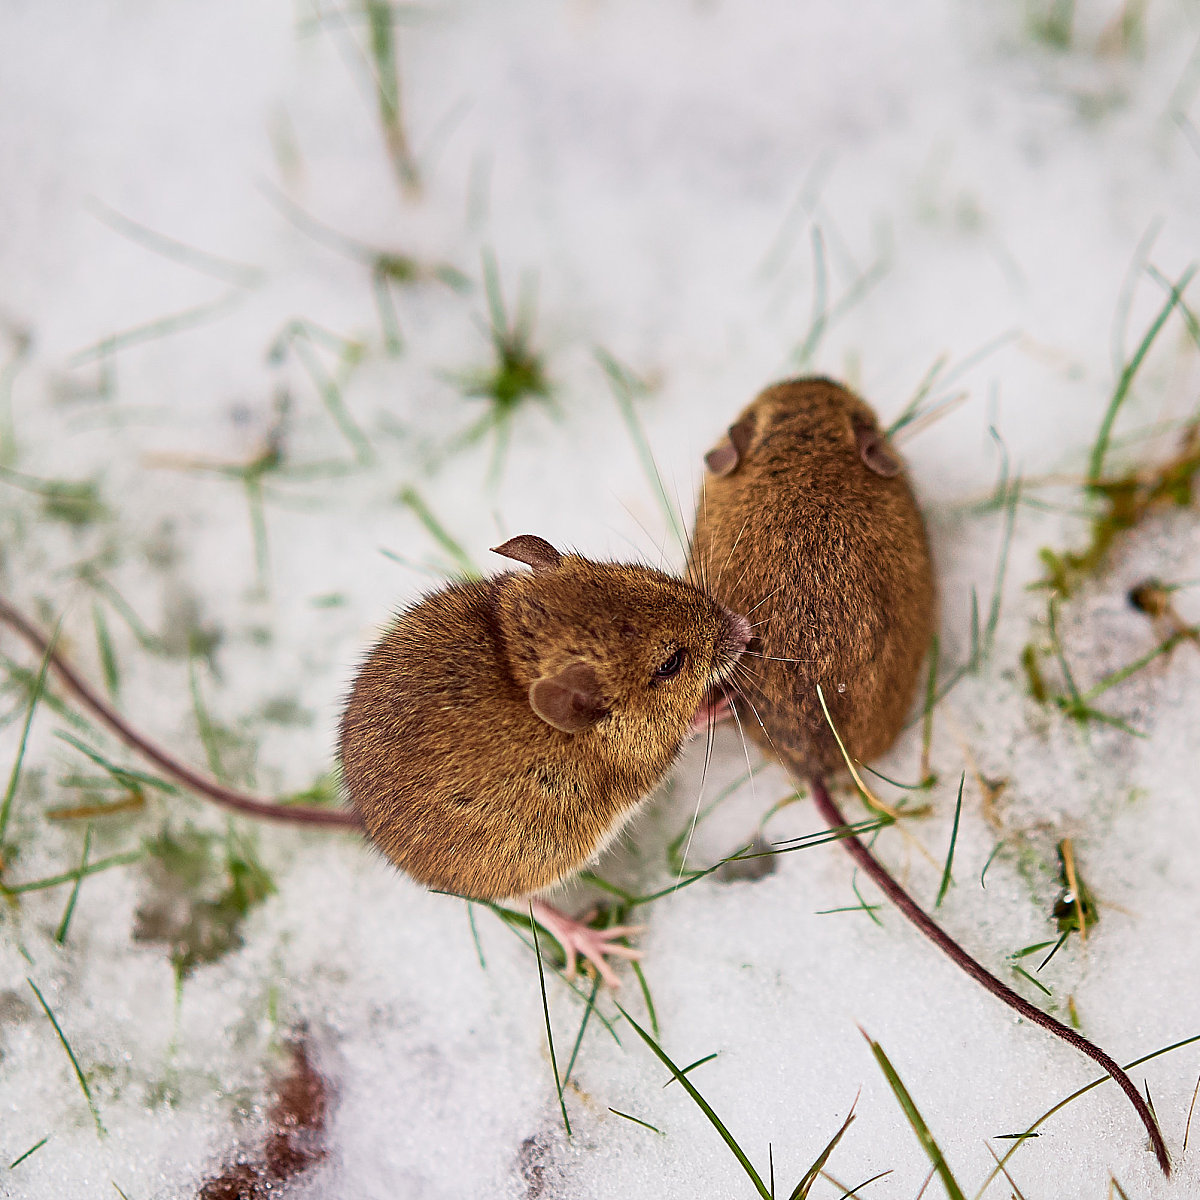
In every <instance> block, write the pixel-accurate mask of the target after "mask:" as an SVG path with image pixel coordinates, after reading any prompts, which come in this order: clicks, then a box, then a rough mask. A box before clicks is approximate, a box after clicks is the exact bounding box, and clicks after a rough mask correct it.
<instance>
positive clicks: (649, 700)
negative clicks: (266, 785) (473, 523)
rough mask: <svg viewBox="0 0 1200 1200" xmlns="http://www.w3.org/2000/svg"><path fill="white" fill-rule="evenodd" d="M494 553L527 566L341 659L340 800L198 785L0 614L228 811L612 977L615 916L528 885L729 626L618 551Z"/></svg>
mask: <svg viewBox="0 0 1200 1200" xmlns="http://www.w3.org/2000/svg"><path fill="white" fill-rule="evenodd" d="M495 552H496V553H497V554H500V555H502V556H504V557H505V558H507V559H509V560H510V561H515V562H517V563H520V564H522V565H523V566H524V567H527V568H529V569H528V570H518V571H504V572H502V573H500V574H498V575H494V576H492V577H490V578H485V579H465V580H459V581H457V582H453V583H450V584H448V585H446V586H444V587H441V588H439V589H437V590H435V591H432V592H430V593H428V594H427V595H425V596H424V597H422V598H421V599H420V600H419V601H418V602H417V603H415V604H413V605H411V606H410V607H408V608H406V609H404V610H403V611H402V612H401V613H399V614H398V615H397V616H396V617H395V619H394V620H393V621H392V622H391V623H390V625H389V626H388V628H387V629H386V631H385V632H384V634H383V636H382V637H381V638H380V639H379V640H378V642H377V643H376V644H375V646H374V647H373V648H372V649H371V650H370V651H369V653H368V654H367V656H366V658H365V660H364V662H363V663H362V665H361V667H360V668H359V670H358V671H357V673H356V675H355V678H354V682H353V684H352V686H351V688H350V693H349V695H348V697H347V699H346V703H345V707H344V710H343V713H342V718H341V725H340V731H339V751H340V768H341V778H342V787H343V792H344V794H345V796H346V798H347V799H348V801H349V803H348V806H347V807H346V808H343V809H341V810H338V809H327V808H321V807H316V806H306V805H281V804H278V803H274V802H272V801H269V800H266V799H262V798H258V797H254V796H248V795H246V794H244V793H242V792H239V791H237V790H235V789H231V788H228V787H226V786H224V785H222V784H220V783H218V782H217V781H215V780H211V779H209V778H207V777H206V776H205V775H204V774H203V773H201V772H199V771H196V770H195V769H194V768H192V767H190V766H189V765H188V764H186V763H183V762H181V761H179V760H178V759H176V758H175V757H174V756H173V755H172V754H170V753H169V752H167V751H166V750H164V749H163V748H162V747H160V746H158V745H157V744H155V743H154V742H152V741H151V740H150V739H148V738H147V737H145V736H144V735H142V734H141V733H139V732H138V731H137V730H136V729H135V728H134V727H133V726H132V725H131V724H130V723H129V722H128V721H126V720H125V719H124V718H123V717H122V716H121V714H119V713H117V712H116V711H115V710H114V709H113V708H112V706H111V705H110V704H108V703H107V701H105V700H104V698H103V697H101V696H100V695H99V694H98V693H97V692H96V691H95V689H93V688H92V687H91V686H90V685H89V684H87V683H86V681H85V680H84V679H83V678H82V677H81V675H80V674H79V672H78V671H76V670H75V669H74V668H73V667H72V665H71V664H70V663H69V662H68V661H67V660H66V659H65V658H64V657H63V656H62V655H61V654H60V653H59V651H58V650H57V649H56V647H55V645H54V640H55V639H54V637H51V638H47V637H45V636H44V635H43V634H41V632H40V631H39V630H37V629H36V627H35V626H34V625H33V624H32V622H30V621H28V620H27V619H26V618H24V617H23V615H22V614H20V613H19V612H18V611H17V610H16V609H14V608H13V607H12V606H11V605H9V604H8V603H7V602H4V601H3V600H0V620H2V621H4V622H5V623H6V624H8V625H9V626H10V627H12V628H13V629H15V630H16V631H17V632H18V633H20V634H22V636H23V637H25V639H26V640H27V641H29V642H30V643H31V644H32V645H34V646H35V647H36V648H37V649H38V650H39V652H41V653H42V654H43V657H44V661H45V663H46V664H47V665H53V666H54V668H55V670H56V671H57V672H58V674H59V676H60V678H61V679H62V680H63V682H64V683H65V684H66V685H67V687H68V688H69V689H70V690H71V691H72V692H74V693H75V695H76V696H77V697H78V698H79V699H80V700H82V701H83V702H84V704H85V705H86V706H87V707H88V708H89V709H90V710H91V711H92V712H93V713H94V714H95V715H96V716H98V717H99V718H100V719H101V720H103V721H104V723H105V724H107V725H108V726H109V728H110V729H112V730H113V731H114V732H115V733H116V734H117V735H118V736H119V737H120V738H121V739H122V740H123V741H124V742H125V743H126V744H127V745H129V746H131V747H132V748H133V749H135V750H136V751H138V752H139V753H140V754H142V755H143V756H144V757H146V758H147V759H148V760H149V761H150V762H152V763H154V764H155V765H156V766H157V767H158V768H159V769H160V770H162V771H164V772H165V773H166V774H168V775H169V776H171V777H172V778H174V779H176V780H178V781H179V782H181V783H183V784H184V785H185V786H186V787H188V788H190V789H191V790H193V791H195V792H197V793H199V794H201V795H204V796H206V797H208V798H209V799H211V800H214V801H216V802H217V803H219V804H221V805H223V806H225V807H227V808H230V809H232V810H234V811H237V812H240V813H243V814H245V815H247V816H254V817H264V818H268V819H273V820H277V821H285V822H292V823H305V824H319V825H322V826H326V827H329V826H334V827H341V828H346V829H356V830H359V831H361V832H364V833H365V834H366V836H367V837H368V838H369V839H370V840H371V842H373V843H374V845H375V846H376V847H377V848H378V849H379V850H380V851H381V852H382V853H383V855H384V856H385V857H386V858H387V859H388V860H389V861H390V862H392V863H393V864H394V865H395V866H397V867H399V868H400V869H401V870H403V871H404V872H405V873H406V874H408V875H409V876H410V877H412V878H413V879H415V880H416V881H417V882H418V883H421V884H424V885H425V886H427V887H429V888H431V889H433V890H436V891H440V892H448V893H452V894H454V895H457V896H462V897H465V898H467V899H472V900H486V901H512V900H521V901H525V902H527V903H528V907H529V908H530V910H531V911H532V915H533V916H534V918H535V919H536V920H537V921H538V922H539V923H541V924H542V925H543V926H545V928H546V929H548V930H549V932H550V933H551V934H552V935H553V936H554V937H555V938H556V939H557V940H558V941H559V942H560V944H561V945H562V947H563V950H564V953H565V957H566V973H567V974H568V975H570V974H571V973H572V971H573V969H574V966H575V961H576V955H577V954H579V955H582V956H583V957H584V958H586V959H588V960H589V961H590V962H591V963H592V964H593V966H594V967H595V968H596V970H597V972H598V973H599V974H600V976H601V978H602V979H603V980H604V981H605V982H606V983H608V984H609V985H610V986H612V987H616V986H618V984H619V980H618V978H617V976H616V974H615V973H614V971H613V970H612V967H611V965H610V964H609V963H608V962H606V961H605V956H606V955H616V956H620V957H626V958H635V957H637V956H638V952H637V951H636V950H634V949H632V948H631V947H629V946H625V945H619V944H616V941H617V939H619V938H624V937H625V936H626V935H628V934H631V933H635V932H638V930H637V929H636V928H634V927H630V926H616V927H609V928H607V929H603V930H596V929H592V928H591V927H590V926H589V925H587V924H586V923H584V922H582V921H577V920H574V919H573V918H571V917H568V916H567V915H566V914H564V913H561V912H560V911H559V910H558V909H556V908H554V907H553V906H552V905H550V904H549V903H548V902H547V901H546V900H545V899H544V897H543V895H542V893H544V892H546V891H547V890H549V889H552V888H554V887H556V886H557V885H559V884H561V883H563V882H565V881H566V880H568V879H569V878H570V877H571V876H572V875H574V874H575V873H576V872H578V871H579V870H580V869H581V868H583V867H584V866H586V865H587V864H589V863H590V862H592V861H594V860H595V859H596V858H598V857H599V855H600V854H601V853H602V852H603V851H604V849H605V848H606V847H607V846H608V845H609V844H610V843H611V842H612V841H613V840H614V839H615V838H616V837H617V836H618V835H619V833H620V831H621V830H622V828H623V827H624V825H625V824H626V822H627V821H628V820H629V819H630V817H631V816H632V815H633V814H634V812H635V811H636V810H637V808H638V807H639V805H640V804H641V803H642V801H643V800H645V799H646V797H647V796H648V795H649V794H650V793H651V792H652V791H653V790H654V788H655V787H656V786H657V784H658V783H659V782H660V781H661V780H662V778H663V777H664V776H665V775H666V773H667V771H668V770H669V769H670V767H671V766H672V764H673V763H674V761H675V759H676V758H677V757H678V755H679V753H680V751H681V749H682V748H683V746H684V744H685V743H686V742H687V741H688V740H689V739H690V738H691V737H692V736H693V735H694V733H695V732H696V731H697V729H699V728H702V727H704V725H705V724H706V723H707V719H708V710H707V698H708V697H709V696H711V695H713V694H715V693H716V692H718V691H719V689H720V685H721V683H722V681H723V680H725V679H726V678H728V676H729V674H730V672H731V671H732V670H733V667H734V665H735V664H736V662H737V660H738V658H739V657H740V656H741V654H742V653H743V651H744V650H745V648H746V645H747V643H748V642H749V640H750V635H751V631H750V623H749V621H748V620H747V619H746V618H744V617H742V616H740V615H738V614H736V613H734V612H733V611H732V610H730V609H729V608H727V607H726V606H724V605H722V604H719V603H717V602H716V601H714V600H713V599H712V598H711V597H710V596H709V595H708V594H707V593H706V592H704V591H703V590H701V589H700V588H697V587H695V586H693V585H691V584H689V583H687V582H685V581H683V580H680V579H678V578H676V577H674V576H672V575H668V574H666V573H664V572H662V571H658V570H655V569H654V568H651V567H649V566H644V565H642V564H638V563H609V562H596V561H593V560H590V559H587V558H584V557H583V556H581V555H578V554H570V553H567V554H564V553H561V552H560V551H558V550H557V549H555V547H554V546H552V545H551V544H550V543H549V542H547V541H545V540H544V539H543V538H540V537H537V536H535V535H533V534H523V535H521V536H519V537H515V538H511V539H509V540H508V541H506V542H505V543H504V544H503V545H501V546H497V547H496V548H495Z"/></svg>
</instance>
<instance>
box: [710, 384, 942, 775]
mask: <svg viewBox="0 0 1200 1200" xmlns="http://www.w3.org/2000/svg"><path fill="white" fill-rule="evenodd" d="M706 465H707V467H708V471H707V474H706V477H705V481H704V486H703V491H702V494H701V497H700V501H699V504H698V508H697V513H696V528H695V534H694V536H693V541H692V548H691V556H690V562H689V568H690V571H691V572H692V574H693V576H694V577H695V578H698V579H700V580H702V581H703V582H704V584H705V585H706V586H707V587H708V588H709V589H710V590H711V591H712V593H713V595H714V596H715V597H716V598H717V599H719V600H720V601H721V602H722V603H723V604H725V605H727V606H728V607H730V608H732V609H733V610H734V611H737V612H744V613H747V614H749V615H750V618H751V620H752V622H753V624H754V633H755V641H754V642H753V643H752V644H751V647H750V650H749V652H748V653H747V655H746V656H745V658H744V659H743V660H742V664H741V665H740V666H739V667H738V669H737V670H736V671H735V673H734V679H733V683H734V686H735V688H736V689H739V690H740V694H741V698H740V699H739V700H738V701H737V706H738V708H739V709H740V710H741V711H744V712H745V714H746V717H747V719H746V720H744V721H743V722H742V727H743V728H744V729H745V730H746V732H747V733H749V734H750V735H751V736H752V737H753V738H755V740H756V741H758V742H759V744H760V745H762V747H763V749H764V750H766V751H767V752H769V753H773V754H775V755H776V756H777V757H780V758H782V759H783V760H784V761H785V762H786V763H787V764H788V765H790V766H792V767H793V768H794V769H795V770H797V771H798V772H800V773H804V774H807V773H809V772H811V771H813V770H824V771H830V770H836V769H838V768H839V767H840V766H841V765H842V758H841V754H840V752H839V750H838V748H837V744H836V741H835V739H834V738H833V736H832V734H831V732H830V730H829V726H828V722H827V721H826V719H825V716H824V714H823V712H822V711H821V706H820V702H819V699H818V696H817V691H816V686H817V684H818V683H819V684H820V685H821V688H822V691H823V693H824V695H825V697H826V702H827V703H828V705H829V708H830V712H831V714H832V716H833V720H834V722H835V724H836V726H837V729H838V732H839V733H840V734H841V736H842V738H843V740H844V741H845V743H846V745H847V749H848V750H849V752H850V753H851V754H852V755H853V756H854V757H856V758H859V759H864V760H868V759H871V758H874V757H876V756H877V755H879V754H881V753H883V751H885V750H886V749H887V748H888V747H889V746H890V745H891V743H892V742H893V740H894V739H895V737H896V735H897V734H898V732H899V730H900V727H901V725H902V724H903V721H904V718H905V716H906V714H907V712H908V709H909V706H910V704H911V703H912V699H913V696H914V693H915V689H916V685H917V676H918V671H919V669H920V664H921V661H922V659H923V657H924V654H925V651H926V649H927V647H928V645H929V641H930V638H931V636H932V633H933V627H934V617H935V596H934V586H933V569H932V563H931V560H930V554H929V545H928V539H927V537H926V533H925V527H924V523H923V521H922V519H921V515H920V512H919V510H918V508H917V504H916V500H915V498H914V496H913V493H912V489H911V487H910V485H909V482H908V479H907V476H906V474H905V472H904V468H903V463H902V460H901V459H900V457H899V455H898V454H897V452H896V451H895V450H894V449H893V448H892V447H891V445H890V444H889V443H888V441H887V439H886V437H885V436H884V434H883V432H882V431H881V430H880V428H879V425H878V422H877V420H876V418H875V414H874V412H873V411H872V410H871V408H870V407H869V406H868V405H867V404H866V403H865V402H864V401H862V400H861V399H860V398H859V397H858V396H856V395H854V393H852V392H850V391H849V390H848V389H846V388H844V387H842V386H840V385H839V384H836V383H834V382H832V381H830V380H826V379H804V380H792V381H788V382H784V383H780V384H776V385H775V386H773V387H770V388H767V389H766V390H765V391H764V392H762V393H761V395H759V396H758V397H757V398H756V399H755V400H754V401H753V403H751V404H750V405H749V406H747V408H746V409H744V410H743V412H742V413H741V414H740V415H739V416H738V418H737V420H735V421H734V423H733V424H732V425H731V426H730V428H729V430H728V431H727V433H726V434H725V435H724V436H723V437H722V438H721V439H720V441H718V443H717V444H716V446H714V447H713V449H712V450H711V451H710V452H709V454H708V456H707V458H706Z"/></svg>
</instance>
